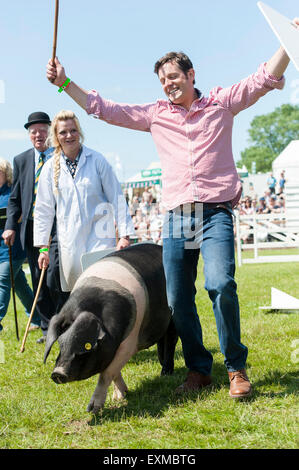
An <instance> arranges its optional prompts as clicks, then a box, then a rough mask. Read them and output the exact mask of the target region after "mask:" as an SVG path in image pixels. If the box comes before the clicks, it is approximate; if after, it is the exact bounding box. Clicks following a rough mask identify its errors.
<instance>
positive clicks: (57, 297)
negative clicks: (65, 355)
mask: <svg viewBox="0 0 299 470" xmlns="http://www.w3.org/2000/svg"><path fill="white" fill-rule="evenodd" d="M26 252H27V258H28V264H29V268H30V273H31V279H32V288H33V293H34V296H35V295H36V292H37V288H38V284H39V280H40V276H41V270H40V269H39V267H38V257H39V249H38V248H36V247H34V246H33V222H32V221H28V222H27V231H26ZM49 258H50V262H49V267H48V269H47V271H46V273H45V276H44V279H43V282H42V286H41V289H40V294H39V297H38V300H37V303H36V310H37V313H38V314H39V316H40V318H41V330H42V332H43V335H46V334H47V330H48V325H49V321H50V319H51V318H52V317H53V315H55V314H56V313H59V312H60V310H61V308H62V307H63V305H64V303H65V302H66V301H67V299H68V297H69V292H62V290H61V287H60V276H59V256H58V246H57V240H56V236H53V238H52V241H51V245H50V250H49Z"/></svg>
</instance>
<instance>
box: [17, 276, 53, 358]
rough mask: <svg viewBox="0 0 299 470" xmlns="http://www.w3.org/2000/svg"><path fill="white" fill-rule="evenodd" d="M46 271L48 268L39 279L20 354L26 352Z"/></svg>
mask: <svg viewBox="0 0 299 470" xmlns="http://www.w3.org/2000/svg"><path fill="white" fill-rule="evenodd" d="M46 269H47V268H43V269H42V272H41V275H40V278H39V283H38V287H37V291H36V295H35V298H34V302H33V304H32V308H31V312H30V316H29V319H28V322H27V326H26V331H25V334H24V338H23V342H22V346H21V349H20V352H24V351H25V343H26V339H27V335H28V330H29V327H30V323H31V320H32V317H33V314H34V310H35V307H36V302H37V299H38V296H39V292H40V290H41V286H42V283H43V279H44V275H45V272H46Z"/></svg>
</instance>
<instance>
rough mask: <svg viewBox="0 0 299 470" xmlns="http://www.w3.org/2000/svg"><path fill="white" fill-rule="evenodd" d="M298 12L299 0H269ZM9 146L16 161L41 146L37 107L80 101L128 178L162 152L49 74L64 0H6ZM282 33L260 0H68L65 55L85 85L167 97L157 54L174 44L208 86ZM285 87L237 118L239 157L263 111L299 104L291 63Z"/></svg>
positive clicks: (147, 98)
mask: <svg viewBox="0 0 299 470" xmlns="http://www.w3.org/2000/svg"><path fill="white" fill-rule="evenodd" d="M265 3H267V4H268V5H269V6H271V7H272V8H274V9H276V10H277V11H279V12H280V13H281V14H283V15H285V16H287V17H288V18H290V19H293V18H294V17H298V16H299V7H298V0H267V1H266V2H265ZM0 7H1V10H0V44H1V61H0V156H1V157H2V158H5V159H6V160H9V161H10V162H11V163H12V162H13V158H14V156H15V155H17V154H19V153H21V152H23V151H24V150H27V149H28V148H30V147H31V143H30V140H29V137H28V133H27V132H26V131H25V129H24V124H25V123H26V122H27V118H28V115H29V114H30V113H31V112H34V111H44V112H47V113H48V114H49V115H50V117H51V118H53V117H54V115H55V114H56V113H58V112H59V111H60V110H62V109H70V110H73V111H74V112H75V113H76V115H77V116H78V118H79V121H80V123H81V126H82V128H83V132H84V135H85V145H87V146H88V147H90V148H92V149H94V150H97V151H98V152H100V153H102V154H103V155H104V156H105V157H106V158H107V159H108V161H109V162H110V163H111V165H112V166H113V168H114V169H115V171H116V174H117V176H118V178H119V179H120V181H125V180H126V179H127V178H129V177H131V176H133V175H134V174H136V173H137V172H138V171H140V170H142V169H145V168H147V167H148V166H149V165H150V164H151V163H152V162H153V161H158V160H159V157H158V155H157V152H156V148H155V145H154V143H153V141H152V138H151V135H150V134H149V133H143V132H139V131H133V130H128V129H122V128H118V127H115V126H111V125H108V124H106V123H104V122H102V121H99V120H96V119H94V118H93V117H91V116H88V115H87V114H86V112H85V111H84V110H83V109H81V108H80V107H79V106H78V105H77V104H76V103H75V102H73V101H72V100H71V98H70V97H69V96H68V95H67V94H66V93H58V92H57V87H55V86H53V85H51V84H50V83H49V82H48V81H47V79H46V64H47V62H48V59H49V58H50V57H51V55H52V44H53V29H54V11H55V1H54V0H26V1H25V0H14V1H10V2H7V1H4V0H0ZM278 47H279V42H278V39H277V38H276V36H275V35H274V34H273V32H272V30H271V28H270V27H269V25H268V23H267V22H266V20H265V19H264V17H263V15H262V13H261V12H260V10H259V8H258V7H257V2H256V1H255V0H209V1H203V0H184V2H182V0H163V1H161V0H151V1H143V0H125V1H121V0H110V1H101V0H85V1H80V0H60V10H59V25H58V38H57V56H58V58H59V60H60V62H61V63H62V64H63V66H64V67H65V70H66V74H67V76H68V77H70V78H71V79H72V80H73V81H74V82H76V83H77V84H78V85H79V86H81V87H82V88H84V89H87V90H90V89H95V90H97V91H98V92H99V93H100V94H101V95H102V96H103V97H104V98H107V99H111V100H114V101H117V102H122V103H148V102H155V101H156V100H157V99H161V98H164V94H163V91H162V88H161V86H160V83H159V81H158V78H157V76H156V75H155V74H154V72H153V69H154V64H155V62H156V60H158V59H159V58H160V57H161V56H163V55H164V54H165V53H167V52H169V51H183V52H185V53H186V54H187V55H188V56H189V57H190V59H191V60H192V62H193V66H194V69H195V74H196V76H195V78H196V86H197V87H198V88H199V89H200V90H201V91H202V92H203V94H204V95H207V94H208V93H209V91H210V89H211V88H213V87H214V86H221V87H226V86H230V85H233V84H234V83H237V82H238V81H239V80H241V79H242V78H245V77H246V76H248V75H249V74H251V73H253V72H255V71H256V69H257V67H258V66H259V64H260V63H262V62H266V61H267V60H268V59H270V58H271V56H272V55H273V54H274V53H275V51H276V50H277V49H278ZM285 76H286V85H285V88H284V90H283V91H278V90H275V91H272V92H270V93H268V94H267V95H266V96H265V97H263V98H262V99H261V100H260V101H259V102H258V103H256V104H255V105H254V106H252V107H251V108H249V109H247V110H245V111H243V112H242V113H240V114H239V115H238V116H237V117H236V118H235V123H234V130H233V153H234V158H235V161H236V163H237V164H238V160H239V159H240V155H241V151H242V150H244V149H245V148H246V147H247V146H248V145H249V143H248V137H249V136H248V129H249V127H250V123H251V121H252V119H253V118H254V117H255V116H256V115H260V114H265V113H269V112H271V111H273V110H274V109H275V108H276V107H278V106H280V105H281V104H283V103H292V104H299V73H298V71H297V70H296V69H295V67H294V65H293V64H292V63H291V64H290V65H289V67H288V69H287V71H286V74H285Z"/></svg>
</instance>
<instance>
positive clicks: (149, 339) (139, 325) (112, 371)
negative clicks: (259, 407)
mask: <svg viewBox="0 0 299 470" xmlns="http://www.w3.org/2000/svg"><path fill="white" fill-rule="evenodd" d="M57 339H58V343H59V346H60V354H59V356H58V358H57V360H56V365H55V368H54V371H53V373H52V376H51V377H52V379H53V380H54V382H56V383H59V384H60V383H66V382H72V381H75V380H83V379H87V378H89V377H91V376H92V375H94V374H97V373H100V377H99V381H98V384H97V386H96V388H95V391H94V393H93V395H92V397H91V400H90V402H89V405H88V408H87V411H90V412H92V413H94V414H96V413H98V411H99V410H100V409H101V408H102V407H103V406H104V404H105V400H106V395H107V390H108V387H109V385H110V384H111V382H112V381H113V383H114V394H113V398H114V399H121V398H123V397H124V395H125V393H126V392H127V390H128V389H127V386H126V384H125V382H124V380H123V378H122V375H121V370H122V368H123V366H124V365H125V364H126V363H127V362H128V361H129V359H130V358H131V357H132V356H133V355H134V354H135V353H136V352H137V351H140V350H142V349H146V348H149V347H150V346H152V345H153V344H155V343H157V345H158V357H159V361H160V363H161V365H162V372H161V375H164V374H172V372H173V369H174V352H175V346H176V343H177V340H178V336H177V333H176V330H175V327H174V323H173V320H172V316H171V311H170V309H169V307H168V304H167V298H166V286H165V276H164V270H163V266H162V248H161V247H160V246H158V245H155V244H150V243H141V244H137V245H132V246H130V247H128V248H126V249H124V250H121V251H116V252H113V253H111V254H109V255H107V256H106V257H105V258H102V259H101V260H100V261H97V262H96V263H95V264H93V265H91V266H89V268H87V269H86V270H85V271H84V272H83V273H82V274H81V276H80V277H79V279H78V281H77V282H76V284H75V286H74V289H73V290H72V292H71V295H70V297H69V299H68V301H67V302H66V303H65V305H64V307H63V308H62V310H61V311H60V313H59V314H58V315H55V316H54V317H53V318H52V319H51V322H50V325H49V329H48V334H47V339H46V347H45V356H44V362H46V359H47V357H48V354H49V352H50V350H51V347H52V346H53V344H54V343H55V341H56V340H57Z"/></svg>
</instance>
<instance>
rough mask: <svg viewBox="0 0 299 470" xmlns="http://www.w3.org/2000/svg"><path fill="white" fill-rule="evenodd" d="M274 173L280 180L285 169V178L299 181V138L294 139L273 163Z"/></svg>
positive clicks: (289, 180)
mask: <svg viewBox="0 0 299 470" xmlns="http://www.w3.org/2000/svg"><path fill="white" fill-rule="evenodd" d="M272 170H273V175H274V176H275V178H276V179H277V181H279V179H280V173H281V172H282V170H285V178H286V180H287V181H288V182H289V183H290V182H298V183H299V140H292V141H291V142H290V143H289V145H287V146H286V148H285V149H284V150H283V151H282V152H281V154H280V155H278V157H276V159H275V160H274V161H273V163H272Z"/></svg>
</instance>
